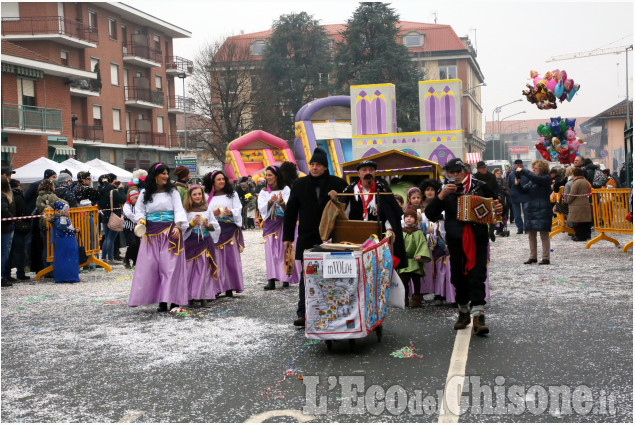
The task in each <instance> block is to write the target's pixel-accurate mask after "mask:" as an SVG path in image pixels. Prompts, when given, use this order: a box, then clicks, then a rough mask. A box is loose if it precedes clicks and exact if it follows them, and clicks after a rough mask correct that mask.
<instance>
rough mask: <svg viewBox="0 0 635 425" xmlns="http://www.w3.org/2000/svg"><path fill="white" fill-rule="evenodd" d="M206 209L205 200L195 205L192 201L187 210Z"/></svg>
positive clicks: (199, 210) (198, 210)
mask: <svg viewBox="0 0 635 425" xmlns="http://www.w3.org/2000/svg"><path fill="white" fill-rule="evenodd" d="M205 211H207V203H206V202H205V201H201V203H200V204H198V205H195V204H194V203H192V205H191V207H190V210H189V211H188V212H205Z"/></svg>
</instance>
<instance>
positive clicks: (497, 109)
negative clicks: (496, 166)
mask: <svg viewBox="0 0 635 425" xmlns="http://www.w3.org/2000/svg"><path fill="white" fill-rule="evenodd" d="M522 101H523V100H522V99H516V100H512V101H511V102H507V103H505V104H504V105H500V106H497V107H496V108H494V110H493V111H492V127H493V126H494V114H498V115H497V118H498V122H499V126H498V142H499V144H500V113H501V109H502V108H503V107H504V106H507V105H511V104H512V103H516V102H522ZM494 130H495V129H494ZM495 147H496V145H495V144H494V141H493V139H492V155H493V156H496V155H495V152H496V149H495ZM492 159H496V158H492Z"/></svg>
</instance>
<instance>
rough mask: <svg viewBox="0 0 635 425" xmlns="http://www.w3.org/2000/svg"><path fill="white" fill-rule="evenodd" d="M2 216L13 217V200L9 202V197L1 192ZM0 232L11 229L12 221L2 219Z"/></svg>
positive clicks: (7, 231)
mask: <svg viewBox="0 0 635 425" xmlns="http://www.w3.org/2000/svg"><path fill="white" fill-rule="evenodd" d="M0 216H1V217H2V218H12V217H15V216H16V215H15V200H12V201H11V202H9V198H7V195H5V194H4V192H3V193H2V214H0ZM1 227H2V233H9V232H11V231H12V230H13V221H3V222H2V226H1Z"/></svg>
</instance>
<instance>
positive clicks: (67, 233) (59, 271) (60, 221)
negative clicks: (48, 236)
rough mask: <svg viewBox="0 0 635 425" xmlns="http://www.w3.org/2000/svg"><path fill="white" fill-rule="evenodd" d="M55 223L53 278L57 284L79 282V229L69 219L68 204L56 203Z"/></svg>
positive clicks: (54, 205)
mask: <svg viewBox="0 0 635 425" xmlns="http://www.w3.org/2000/svg"><path fill="white" fill-rule="evenodd" d="M53 209H55V214H56V215H55V217H56V218H55V223H54V225H53V241H54V242H53V243H54V244H55V248H54V250H53V252H54V256H53V276H54V281H55V283H75V282H79V249H78V247H77V239H76V238H75V234H76V233H78V232H79V229H75V228H74V227H73V223H71V219H70V218H68V211H69V206H68V204H66V203H64V202H60V201H56V202H55V203H54V204H53Z"/></svg>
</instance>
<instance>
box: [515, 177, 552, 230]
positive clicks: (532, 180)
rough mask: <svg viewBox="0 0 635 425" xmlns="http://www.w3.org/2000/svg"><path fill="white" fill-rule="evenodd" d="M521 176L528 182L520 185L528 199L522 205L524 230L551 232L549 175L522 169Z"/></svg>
mask: <svg viewBox="0 0 635 425" xmlns="http://www.w3.org/2000/svg"><path fill="white" fill-rule="evenodd" d="M521 173H522V176H523V177H527V180H528V182H527V183H525V184H521V185H520V186H521V189H520V190H522V191H523V192H525V193H527V194H528V196H529V198H528V200H527V201H526V202H525V203H524V208H523V209H524V213H525V219H524V220H523V223H524V225H523V228H524V229H525V230H537V231H539V232H549V231H551V221H552V219H553V212H552V210H551V201H550V199H549V196H550V195H551V177H549V174H547V173H542V174H538V175H536V174H534V173H532V172H531V171H529V170H526V169H524V168H523V170H522V172H521Z"/></svg>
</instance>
